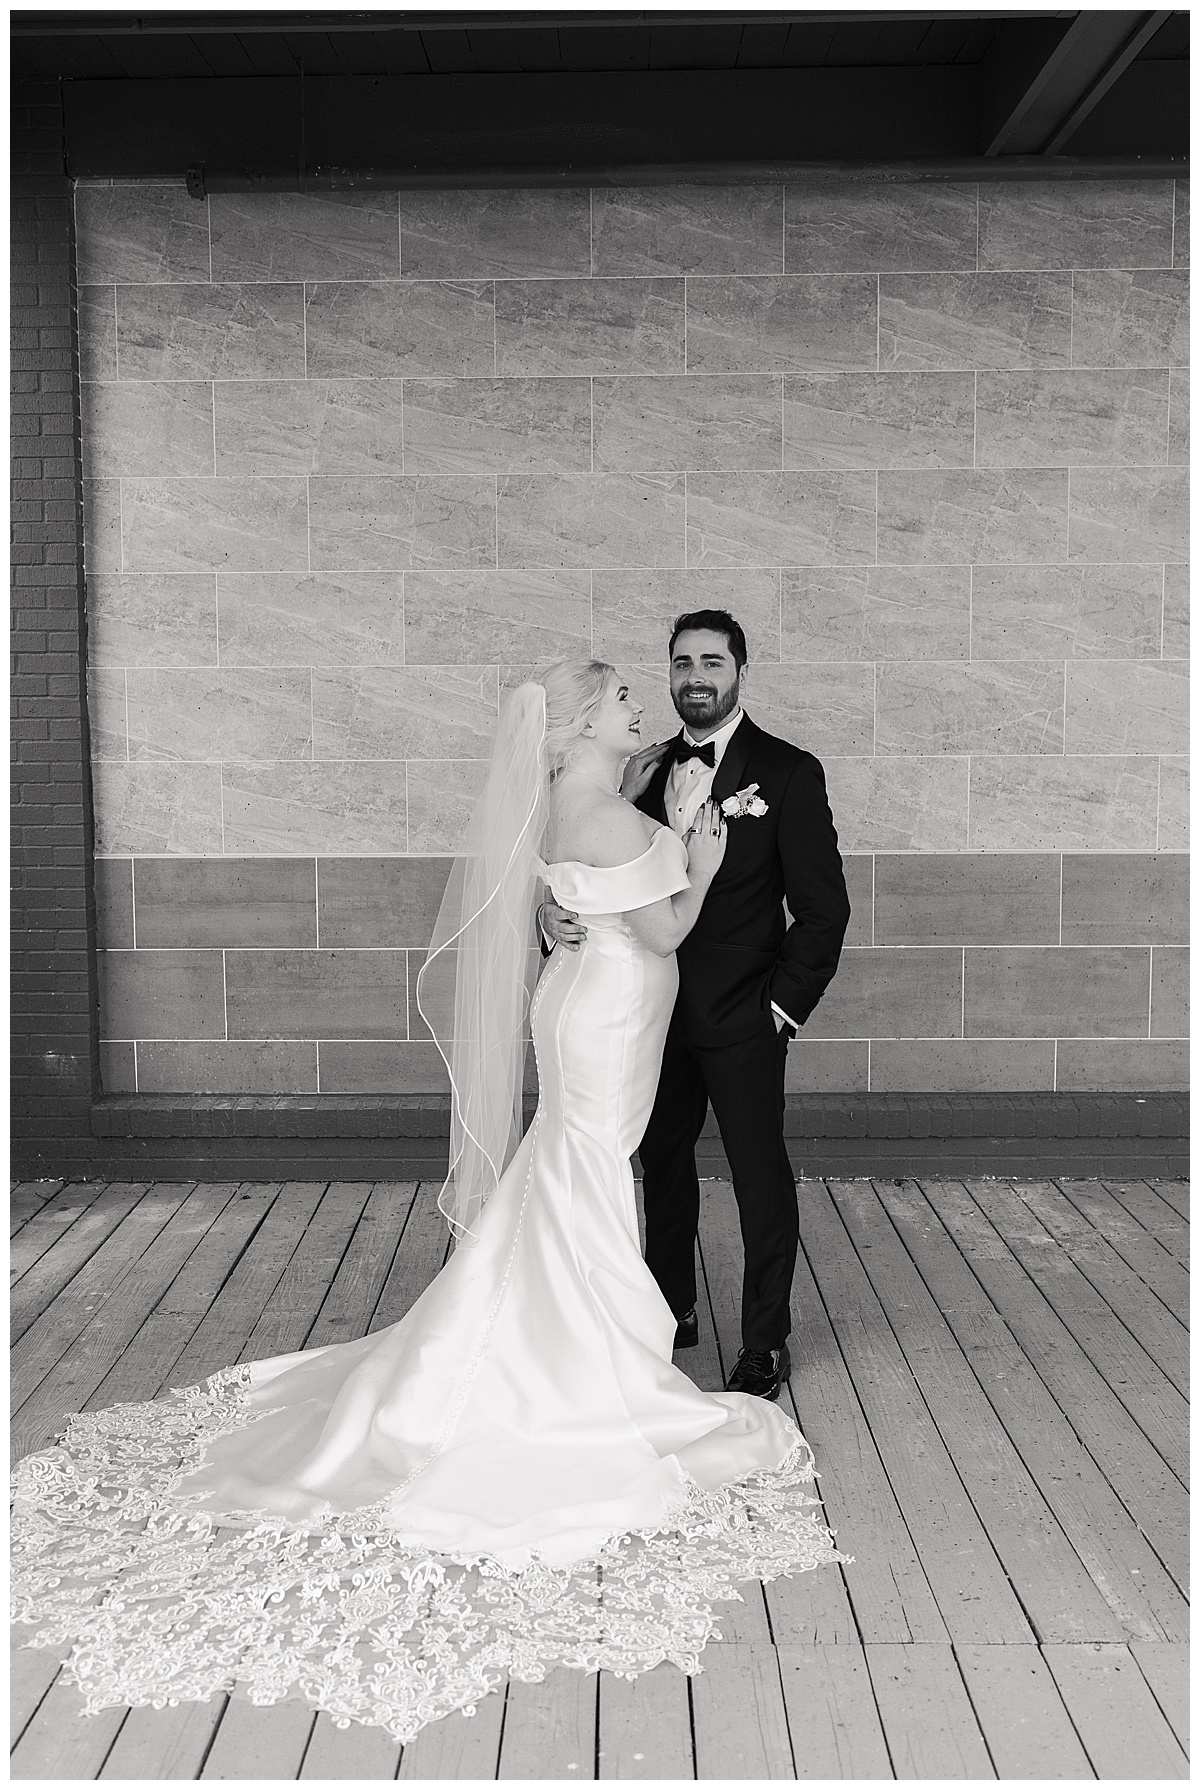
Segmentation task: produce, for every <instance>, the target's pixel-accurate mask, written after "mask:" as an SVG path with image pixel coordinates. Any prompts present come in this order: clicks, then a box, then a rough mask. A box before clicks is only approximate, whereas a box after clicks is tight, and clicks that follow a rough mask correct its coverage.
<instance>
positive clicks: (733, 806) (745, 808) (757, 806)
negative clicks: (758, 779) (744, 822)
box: [721, 783, 767, 820]
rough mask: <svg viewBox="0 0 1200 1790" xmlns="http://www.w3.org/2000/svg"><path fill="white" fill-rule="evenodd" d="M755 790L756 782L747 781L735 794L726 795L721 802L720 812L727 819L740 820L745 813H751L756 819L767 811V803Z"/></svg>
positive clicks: (756, 788) (756, 787) (756, 789)
mask: <svg viewBox="0 0 1200 1790" xmlns="http://www.w3.org/2000/svg"><path fill="white" fill-rule="evenodd" d="M757 791H758V784H757V783H749V784H747V786H746V788H745V789H739V790H738V792H737V794H736V795H732V796H726V797H725V800H724V801H723V802H722V803H721V813H722V814H723V815H725V817H726V819H727V820H741V818H742V816H743V815H746V814H752V815H753V816H754V818H755V820H757V819H758V818H759V816H760V815H762V814H765V813H766V812H767V804H766V803H765V802H764V801H763V799H762V797H761V796H760V795H759V794H758V793H757Z"/></svg>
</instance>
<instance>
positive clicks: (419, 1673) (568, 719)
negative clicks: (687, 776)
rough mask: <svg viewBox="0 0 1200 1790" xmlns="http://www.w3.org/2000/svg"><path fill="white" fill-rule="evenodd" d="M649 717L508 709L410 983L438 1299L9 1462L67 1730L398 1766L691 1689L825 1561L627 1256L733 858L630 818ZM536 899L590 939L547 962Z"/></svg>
mask: <svg viewBox="0 0 1200 1790" xmlns="http://www.w3.org/2000/svg"><path fill="white" fill-rule="evenodd" d="M640 712H641V711H640V709H639V706H638V704H637V703H636V702H635V701H633V699H632V697H631V695H630V692H629V689H628V687H627V685H626V684H625V683H624V682H623V681H622V680H621V679H620V678H619V677H618V676H617V674H616V672H615V671H614V670H613V668H612V667H611V666H609V665H604V664H599V663H595V662H579V663H576V662H568V663H563V664H560V665H557V666H555V667H554V668H553V669H552V670H551V671H549V672H548V673H547V674H546V675H545V677H544V678H542V679H541V681H540V682H535V683H528V684H524V685H522V686H521V687H520V688H519V689H518V690H516V691H515V692H514V693H513V695H512V696H511V697H510V698H509V700H508V702H507V704H506V706H505V709H504V712H503V714H502V715H501V719H500V725H499V730H498V734H497V740H496V745H495V750H494V752H493V757H492V762H491V766H490V769H489V774H488V778H487V782H486V786H485V789H484V794H483V797H482V799H481V801H480V803H479V806H478V808H477V810H476V813H475V815H474V817H473V819H472V823H471V827H470V830H469V834H468V838H467V842H466V846H465V849H464V851H463V853H462V854H461V855H460V857H459V858H458V859H457V860H456V861H455V865H454V869H453V871H452V874H451V878H450V882H449V884H448V886H447V892H446V897H445V900H444V901H443V904H442V909H441V912H440V914H439V917H438V923H437V927H436V929H435V933H434V938H433V941H432V944H431V947H430V953H429V958H428V961H427V965H426V968H425V970H424V971H423V972H422V976H421V978H420V982H419V986H418V999H419V1002H420V1005H421V1010H422V1012H423V1013H424V1014H425V1016H426V1018H427V1020H428V1022H429V1024H430V1026H431V1028H432V1030H433V1032H434V1035H435V1037H437V1038H438V1040H439V1044H440V1045H441V1046H442V1048H443V1050H444V1052H445V1054H446V1057H447V1062H448V1065H449V1068H450V1073H451V1086H452V1090H453V1098H452V1135H451V1169H450V1175H449V1177H448V1179H447V1182H446V1186H445V1188H444V1189H443V1194H442V1204H443V1211H445V1212H446V1214H447V1217H448V1218H449V1220H450V1223H451V1226H452V1228H453V1230H454V1232H455V1235H456V1237H457V1238H458V1239H459V1241H458V1244H457V1247H456V1248H455V1251H454V1254H453V1255H452V1257H451V1259H450V1261H449V1262H448V1263H447V1265H446V1267H445V1268H444V1269H443V1270H442V1272H441V1273H440V1274H439V1275H438V1276H437V1277H436V1279H434V1280H433V1281H432V1282H431V1284H430V1285H429V1286H428V1287H427V1288H426V1290H425V1291H424V1292H423V1293H422V1294H421V1296H420V1298H419V1299H417V1301H416V1302H415V1304H414V1305H413V1306H412V1307H411V1309H410V1310H409V1311H408V1312H407V1313H406V1314H405V1316H404V1317H403V1318H402V1319H401V1320H400V1322H399V1323H398V1324H394V1325H392V1326H391V1327H390V1328H389V1329H386V1330H382V1331H379V1332H377V1333H376V1334H375V1335H371V1336H364V1337H362V1338H360V1339H359V1340H358V1341H356V1342H350V1343H342V1344H337V1345H334V1346H331V1347H328V1348H316V1349H310V1350H307V1351H304V1352H301V1353H297V1354H291V1355H285V1356H281V1357H278V1358H276V1359H274V1360H270V1361H258V1362H253V1363H250V1364H249V1365H243V1366H237V1367H230V1368H227V1369H224V1370H223V1371H222V1372H221V1373H219V1374H216V1375H214V1376H213V1377H212V1378H211V1379H210V1380H208V1381H207V1382H206V1383H205V1385H204V1386H201V1387H192V1388H189V1389H187V1390H184V1391H181V1392H175V1393H172V1394H171V1395H170V1397H169V1398H167V1399H162V1400H156V1401H154V1402H151V1403H148V1404H141V1405H123V1406H117V1407H115V1408H114V1409H112V1410H108V1411H101V1412H94V1413H89V1414H86V1415H82V1416H79V1417H76V1418H74V1419H73V1420H72V1422H71V1426H70V1428H69V1430H68V1431H67V1434H66V1435H65V1437H63V1438H62V1439H61V1440H60V1442H59V1444H58V1445H57V1446H56V1447H54V1448H52V1449H49V1450H47V1451H45V1452H44V1453H41V1454H37V1455H33V1456H30V1457H28V1458H26V1459H25V1460H23V1461H21V1462H20V1463H19V1464H18V1466H17V1469H16V1474H15V1481H16V1492H15V1505H14V1516H13V1524H12V1541H13V1569H12V1581H13V1591H14V1600H15V1607H16V1615H17V1617H18V1619H20V1620H22V1621H24V1622H26V1623H30V1624H32V1625H34V1627H35V1629H36V1635H35V1639H34V1641H33V1643H32V1644H34V1645H42V1646H54V1645H62V1644H63V1643H64V1642H67V1641H73V1642H75V1644H76V1645H75V1650H74V1652H73V1654H72V1656H71V1659H70V1660H69V1662H68V1664H67V1667H66V1668H65V1669H66V1671H67V1674H68V1677H69V1678H70V1679H71V1680H72V1681H73V1682H74V1683H76V1684H77V1685H78V1686H79V1687H80V1689H81V1690H82V1691H83V1693H84V1695H85V1699H86V1704H87V1709H88V1712H89V1713H93V1712H95V1711H96V1710H98V1709H101V1708H104V1707H108V1706H111V1705H114V1704H147V1703H152V1704H154V1705H156V1706H159V1707H161V1706H162V1705H163V1704H164V1703H165V1702H166V1701H168V1700H171V1701H180V1700H194V1699H202V1698H207V1697H210V1696H212V1695H213V1693H214V1692H219V1691H225V1690H229V1689H231V1688H232V1687H233V1686H234V1684H235V1683H241V1684H243V1685H245V1686H246V1687H247V1690H248V1693H249V1696H250V1698H251V1699H252V1701H254V1702H258V1703H271V1702H276V1701H278V1700H280V1699H281V1698H284V1697H287V1696H296V1695H300V1696H303V1697H306V1698H308V1699H309V1700H310V1701H312V1702H313V1703H315V1704H317V1705H318V1706H319V1707H320V1708H322V1709H326V1710H328V1711H330V1712H331V1714H332V1715H333V1717H334V1718H335V1720H337V1721H339V1722H340V1723H341V1724H342V1725H345V1724H346V1723H347V1722H349V1721H351V1720H354V1721H360V1722H367V1723H371V1724H377V1725H379V1726H382V1727H384V1728H386V1729H387V1730H388V1731H389V1732H390V1733H391V1734H392V1735H393V1736H394V1737H395V1738H396V1739H398V1740H401V1741H407V1740H410V1739H411V1738H413V1736H414V1735H416V1733H417V1732H418V1731H419V1729H420V1728H421V1727H422V1726H423V1725H424V1724H425V1723H426V1722H429V1721H432V1720H434V1719H436V1718H437V1717H439V1716H443V1715H445V1714H447V1713H449V1712H450V1711H451V1710H455V1709H465V1710H468V1711H469V1710H471V1709H472V1708H473V1706H474V1704H475V1703H476V1702H477V1701H478V1699H479V1698H480V1697H482V1696H484V1695H486V1694H487V1692H488V1691H489V1690H491V1689H493V1688H494V1687H495V1686H496V1685H497V1684H498V1683H499V1682H501V1681H502V1679H503V1677H504V1675H505V1674H506V1673H508V1674H511V1675H512V1676H515V1677H517V1678H521V1679H526V1680H538V1679H540V1678H542V1677H543V1676H544V1674H545V1672H546V1671H547V1670H549V1669H550V1668H551V1667H554V1666H558V1665H567V1666H573V1667H576V1668H578V1669H581V1670H584V1671H594V1670H596V1669H598V1668H607V1669H609V1670H612V1671H616V1672H620V1673H623V1674H625V1675H627V1676H633V1675H636V1674H637V1673H639V1672H643V1671H648V1670H650V1669H651V1668H652V1667H654V1666H655V1665H657V1664H658V1663H659V1662H660V1661H662V1660H664V1659H669V1660H673V1661H674V1662H675V1663H676V1664H677V1665H679V1666H680V1667H682V1668H683V1669H684V1670H685V1671H697V1670H699V1654H700V1652H701V1650H702V1649H703V1647H704V1644H705V1642H706V1640H707V1639H708V1637H709V1635H710V1634H711V1632H712V1629H713V1626H714V1621H715V1618H714V1614H713V1610H712V1604H713V1602H714V1601H716V1600H719V1599H722V1598H731V1597H737V1596H738V1595H739V1593H738V1591H737V1589H736V1587H737V1585H738V1584H739V1583H741V1582H745V1581H746V1580H747V1579H756V1578H772V1577H775V1576H776V1575H778V1574H780V1573H790V1572H795V1571H800V1570H805V1569H807V1568H810V1567H815V1566H817V1565H820V1564H822V1563H825V1562H831V1561H836V1560H839V1559H841V1558H842V1556H841V1555H839V1554H838V1553H837V1552H836V1550H835V1548H834V1546H833V1542H832V1539H831V1537H830V1534H829V1532H828V1530H827V1529H826V1528H825V1526H824V1524H823V1522H822V1521H821V1519H820V1514H819V1510H818V1508H817V1501H816V1499H815V1497H814V1496H813V1494H812V1481H813V1463H812V1455H811V1452H810V1450H809V1448H808V1445H807V1443H806V1442H805V1441H804V1439H803V1437H802V1436H801V1435H800V1432H799V1431H798V1430H797V1428H796V1427H795V1425H794V1424H793V1423H792V1422H791V1421H790V1419H789V1418H788V1417H786V1416H785V1415H784V1413H783V1412H782V1411H780V1410H779V1409H778V1407H777V1406H775V1405H773V1404H770V1403H767V1402H766V1401H764V1400H762V1399H758V1398H754V1397H752V1396H750V1395H748V1394H743V1393H736V1392H725V1393H708V1392H702V1391H700V1390H699V1389H698V1388H697V1387H696V1386H695V1385H694V1384H693V1383H692V1381H691V1380H689V1379H688V1378H687V1377H686V1376H685V1375H684V1374H682V1373H680V1372H679V1371H678V1370H677V1369H676V1368H675V1367H674V1366H673V1365H672V1362H671V1349H672V1342H673V1337H674V1330H675V1318H674V1316H673V1315H672V1313H671V1311H670V1309H669V1308H668V1306H667V1304H666V1302H665V1301H664V1299H663V1297H662V1295H661V1294H660V1292H659V1290H658V1287H657V1285H656V1284H655V1281H654V1279H653V1277H652V1275H651V1274H650V1272H649V1270H648V1269H647V1267H646V1265H645V1263H644V1262H643V1260H642V1257H641V1253H640V1250H639V1247H638V1229H637V1210H636V1205H635V1200H634V1186H633V1178H632V1173H631V1169H630V1161H629V1159H630V1155H631V1153H632V1152H633V1151H634V1150H635V1149H636V1147H637V1145H638V1142H639V1140H640V1137H641V1133H642V1130H643V1128H644V1126H645V1122H646V1119H647V1117H648V1115H649V1112H650V1108H651V1105H652V1103H653V1100H654V1094H655V1087H656V1083H657V1080H658V1072H659V1064H660V1060H661V1056H662V1050H663V1043H664V1039H665V1037H666V1031H667V1024H668V1021H669V1019H670V1016H671V1009H672V1005H673V1002H674V999H675V990H676V984H677V972H676V967H675V958H674V951H675V947H676V946H677V945H678V944H679V942H680V940H681V939H682V938H684V937H685V936H686V934H687V933H688V932H689V931H690V929H691V927H692V926H693V925H694V924H695V921H696V919H697V916H698V914H699V912H700V907H701V904H702V902H703V900H704V896H705V893H706V890H707V888H708V884H709V883H710V881H711V880H712V877H713V876H714V874H715V873H716V870H717V868H718V866H719V865H720V863H721V859H722V857H723V854H724V850H725V829H724V823H723V819H722V816H721V813H720V810H719V809H718V808H716V807H715V806H714V805H712V804H710V805H708V806H706V807H705V808H704V809H703V810H702V811H701V814H700V816H699V817H698V820H697V823H696V825H695V826H694V828H693V829H692V831H691V833H690V834H689V835H688V836H687V838H686V839H685V840H680V839H679V838H678V837H677V836H676V835H675V834H673V833H672V832H671V831H670V830H669V829H668V828H665V827H662V826H659V825H658V824H657V823H656V822H654V821H651V820H649V819H647V817H646V816H644V815H642V814H641V813H639V812H638V810H637V809H635V808H634V807H633V806H632V805H631V804H630V803H628V802H626V801H624V800H623V799H622V797H621V796H620V793H619V788H620V777H621V770H622V766H623V764H624V762H625V760H626V759H627V758H628V757H629V756H630V755H631V754H632V753H633V752H635V751H637V750H638V749H639V747H640V738H639V733H638V717H639V715H640ZM543 851H544V852H545V854H546V859H548V860H549V861H548V862H547V861H544V860H543V858H542V857H541V856H540V855H539V852H543ZM542 883H545V884H548V885H552V886H553V889H554V891H555V894H556V896H557V897H558V898H559V899H560V900H566V902H567V903H568V905H569V906H571V907H572V908H574V909H575V910H577V911H578V912H579V913H580V914H581V915H585V916H586V918H587V940H586V944H585V945H584V947H583V948H582V949H581V950H580V951H578V952H575V953H568V952H564V951H562V950H556V951H554V952H553V953H552V954H551V955H550V957H549V958H548V959H547V960H546V961H545V964H544V966H543V965H542V962H541V954H540V952H539V950H538V948H537V945H536V942H535V941H536V927H535V921H534V914H535V904H536V900H537V896H538V890H539V886H540V885H541V884H542ZM535 984H536V987H535V986H534V985H535ZM530 990H532V991H533V992H532V1000H531V1002H530V1004H529V1007H528V1011H527V1016H526V1007H525V1002H526V996H527V994H528V993H529V991H530ZM527 1036H531V1038H532V1044H533V1049H534V1052H535V1055H536V1063H537V1072H538V1081H539V1089H540V1094H539V1102H538V1107H537V1112H536V1115H535V1117H534V1120H533V1123H532V1124H531V1126H530V1128H529V1130H528V1132H527V1133H526V1134H525V1135H524V1137H522V1136H521V1117H522V1100H521V1088H522V1072H523V1066H524V1058H525V1050H526V1039H527Z"/></svg>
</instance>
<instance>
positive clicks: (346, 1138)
mask: <svg viewBox="0 0 1200 1790" xmlns="http://www.w3.org/2000/svg"><path fill="white" fill-rule="evenodd" d="M447 1131H448V1107H447V1103H446V1101H445V1099H444V1098H441V1097H437V1096H339V1095H299V1096H276V1097H259V1098H254V1097H251V1096H223V1095H210V1096H189V1097H186V1098H185V1097H180V1096H170V1095H159V1096H153V1095H151V1096H147V1095H138V1096H133V1097H121V1096H116V1097H112V1098H109V1099H102V1100H98V1101H96V1102H95V1103H94V1105H93V1107H92V1116H91V1133H92V1135H91V1139H90V1147H89V1145H85V1144H83V1143H82V1142H81V1144H80V1145H79V1146H78V1147H75V1146H68V1149H67V1154H68V1155H69V1156H70V1158H71V1159H70V1160H66V1159H65V1158H64V1154H63V1150H62V1148H61V1147H60V1148H59V1149H57V1150H54V1151H53V1152H51V1151H49V1150H47V1149H46V1148H45V1146H44V1145H39V1144H37V1143H35V1142H34V1141H33V1140H24V1141H22V1142H19V1143H18V1144H17V1145H16V1146H15V1148H14V1158H15V1160H14V1164H13V1173H14V1175H15V1176H16V1177H17V1178H19V1179H25V1180H34V1179H37V1178H39V1177H42V1176H58V1177H61V1176H63V1175H72V1176H85V1177H88V1178H94V1177H96V1176H103V1177H104V1178H105V1179H112V1180H135V1181H149V1180H155V1181H162V1180H211V1181H228V1180H239V1181H277V1180H306V1181H307V1180H354V1181H363V1180H380V1181H388V1180H413V1179H416V1178H432V1177H438V1178H440V1177H441V1176H442V1175H444V1174H445V1172H446V1137H447ZM785 1131H786V1134H787V1137H788V1145H789V1150H790V1154H791V1159H792V1165H793V1167H794V1169H795V1171H796V1173H797V1175H798V1176H800V1177H802V1178H813V1177H823V1176H834V1177H837V1176H851V1175H872V1176H878V1177H881V1178H884V1179H894V1178H898V1177H902V1176H914V1177H943V1178H945V1177H956V1176H962V1175H1017V1176H1021V1177H1025V1178H1030V1177H1032V1178H1037V1177H1039V1176H1052V1175H1068V1176H1081V1177H1088V1176H1111V1177H1114V1178H1120V1179H1140V1178H1142V1177H1150V1178H1155V1177H1160V1178H1161V1177H1168V1178H1172V1179H1173V1178H1177V1177H1180V1176H1186V1175H1187V1174H1188V1172H1189V1156H1188V1102H1187V1097H1186V1096H1185V1095H1182V1094H1132V1093H1130V1094H1025V1095H1020V1094H1012V1095H1000V1094H947V1095H924V1094H876V1095H819V1096H813V1095H793V1096H791V1097H789V1100H788V1107H787V1115H786V1120H785ZM696 1154H697V1163H698V1166H699V1168H700V1173H701V1174H702V1175H705V1176H726V1175H728V1172H729V1167H728V1163H727V1161H726V1159H725V1153H724V1150H723V1149H722V1147H721V1140H720V1136H719V1134H718V1132H717V1129H716V1126H715V1124H714V1123H713V1121H712V1119H711V1117H710V1119H709V1122H708V1124H707V1125H706V1126H705V1130H704V1133H703V1135H702V1136H701V1138H700V1142H699V1145H698V1147H697V1152H696ZM636 1166H637V1163H636V1158H635V1168H636Z"/></svg>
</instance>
